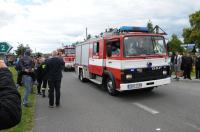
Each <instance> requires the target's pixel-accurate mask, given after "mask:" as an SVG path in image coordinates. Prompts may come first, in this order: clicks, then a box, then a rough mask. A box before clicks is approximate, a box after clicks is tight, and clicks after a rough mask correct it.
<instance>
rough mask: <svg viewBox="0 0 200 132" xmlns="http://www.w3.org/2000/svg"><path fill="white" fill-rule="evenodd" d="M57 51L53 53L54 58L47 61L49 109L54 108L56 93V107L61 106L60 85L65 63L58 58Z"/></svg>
mask: <svg viewBox="0 0 200 132" xmlns="http://www.w3.org/2000/svg"><path fill="white" fill-rule="evenodd" d="M57 54H58V53H57V51H53V52H52V58H50V59H48V60H47V61H46V68H47V69H46V70H47V74H48V82H49V107H50V108H53V107H54V91H55V95H56V106H59V105H60V85H61V79H62V69H63V68H64V65H65V63H64V61H63V59H62V58H61V57H58V56H57Z"/></svg>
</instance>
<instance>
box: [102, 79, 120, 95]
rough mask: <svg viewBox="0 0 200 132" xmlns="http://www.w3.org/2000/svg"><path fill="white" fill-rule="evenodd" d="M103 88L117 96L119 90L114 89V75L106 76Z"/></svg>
mask: <svg viewBox="0 0 200 132" xmlns="http://www.w3.org/2000/svg"><path fill="white" fill-rule="evenodd" d="M105 88H106V90H107V91H108V93H109V94H110V95H111V96H117V95H118V94H119V92H118V91H117V90H116V83H115V80H114V77H112V76H108V77H107V78H106V81H105Z"/></svg>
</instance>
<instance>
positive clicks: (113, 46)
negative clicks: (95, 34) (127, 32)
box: [107, 40, 120, 57]
mask: <svg viewBox="0 0 200 132" xmlns="http://www.w3.org/2000/svg"><path fill="white" fill-rule="evenodd" d="M107 49H109V50H111V51H110V52H111V56H110V57H118V56H120V41H119V40H117V41H111V42H108V43H107Z"/></svg>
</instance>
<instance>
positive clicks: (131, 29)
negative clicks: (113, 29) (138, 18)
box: [119, 26, 149, 32]
mask: <svg viewBox="0 0 200 132" xmlns="http://www.w3.org/2000/svg"><path fill="white" fill-rule="evenodd" d="M119 30H120V31H125V32H148V31H149V30H148V28H147V27H134V26H122V27H120V28H119Z"/></svg>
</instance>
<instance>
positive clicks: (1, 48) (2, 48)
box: [0, 42, 13, 54]
mask: <svg viewBox="0 0 200 132" xmlns="http://www.w3.org/2000/svg"><path fill="white" fill-rule="evenodd" d="M12 48H13V47H12V46H11V45H10V44H8V43H7V42H0V54H6V53H8V52H9V51H10V50H11V49H12Z"/></svg>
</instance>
